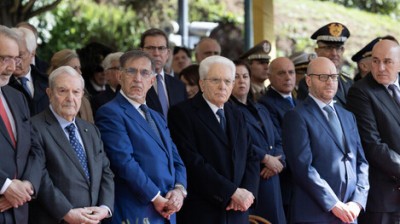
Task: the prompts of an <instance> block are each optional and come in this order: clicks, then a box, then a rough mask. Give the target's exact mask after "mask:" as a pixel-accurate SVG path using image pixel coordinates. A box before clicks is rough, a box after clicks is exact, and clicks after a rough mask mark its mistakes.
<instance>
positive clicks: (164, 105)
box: [157, 74, 168, 118]
mask: <svg viewBox="0 0 400 224" xmlns="http://www.w3.org/2000/svg"><path fill="white" fill-rule="evenodd" d="M157 93H158V99H159V100H160V103H161V107H162V110H163V114H164V117H165V118H167V113H168V100H167V96H166V95H165V89H164V85H163V83H162V76H161V75H160V74H158V75H157Z"/></svg>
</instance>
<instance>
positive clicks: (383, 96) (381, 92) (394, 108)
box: [368, 76, 400, 124]
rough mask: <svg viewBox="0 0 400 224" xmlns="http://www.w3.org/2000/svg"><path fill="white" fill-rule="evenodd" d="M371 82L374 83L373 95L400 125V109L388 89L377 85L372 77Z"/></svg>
mask: <svg viewBox="0 0 400 224" xmlns="http://www.w3.org/2000/svg"><path fill="white" fill-rule="evenodd" d="M368 78H369V79H370V81H371V82H373V84H374V85H373V86H374V89H373V94H374V95H375V96H376V98H377V99H379V100H380V101H381V102H382V105H383V106H384V107H386V109H387V110H388V111H389V112H390V113H391V114H392V115H393V117H394V119H395V120H396V121H397V123H399V124H400V116H399V115H400V107H399V105H397V103H396V102H395V101H394V100H393V98H392V96H391V95H390V93H389V92H388V91H387V89H386V87H385V86H383V85H381V84H379V83H377V82H376V81H375V80H374V79H373V77H372V76H370V77H368Z"/></svg>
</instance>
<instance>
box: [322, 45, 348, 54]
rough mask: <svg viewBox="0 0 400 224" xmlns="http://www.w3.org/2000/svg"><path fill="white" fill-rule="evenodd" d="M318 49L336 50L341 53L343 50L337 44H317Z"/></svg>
mask: <svg viewBox="0 0 400 224" xmlns="http://www.w3.org/2000/svg"><path fill="white" fill-rule="evenodd" d="M318 48H319V49H322V50H326V51H333V50H336V52H338V53H342V52H343V51H344V47H343V46H337V45H326V46H318Z"/></svg>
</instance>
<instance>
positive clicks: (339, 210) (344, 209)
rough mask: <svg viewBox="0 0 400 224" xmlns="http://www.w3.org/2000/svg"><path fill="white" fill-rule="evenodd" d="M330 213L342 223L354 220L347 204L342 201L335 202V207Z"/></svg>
mask: <svg viewBox="0 0 400 224" xmlns="http://www.w3.org/2000/svg"><path fill="white" fill-rule="evenodd" d="M332 213H333V214H334V215H335V216H336V217H338V218H339V219H340V220H342V222H344V223H351V222H353V221H354V220H355V218H354V216H353V214H352V213H351V212H350V209H349V207H348V205H346V204H344V203H343V202H338V203H336V205H335V207H333V209H332Z"/></svg>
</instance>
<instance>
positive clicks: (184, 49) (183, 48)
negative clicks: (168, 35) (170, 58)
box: [172, 46, 191, 58]
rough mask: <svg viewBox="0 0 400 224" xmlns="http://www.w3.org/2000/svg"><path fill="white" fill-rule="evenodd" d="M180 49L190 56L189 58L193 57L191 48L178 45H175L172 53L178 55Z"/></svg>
mask: <svg viewBox="0 0 400 224" xmlns="http://www.w3.org/2000/svg"><path fill="white" fill-rule="evenodd" d="M179 51H183V52H185V54H186V55H187V56H188V57H189V58H191V56H190V55H191V51H190V50H189V49H187V48H186V47H178V46H176V47H174V50H173V52H172V55H176V54H177V53H178V52H179Z"/></svg>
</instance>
